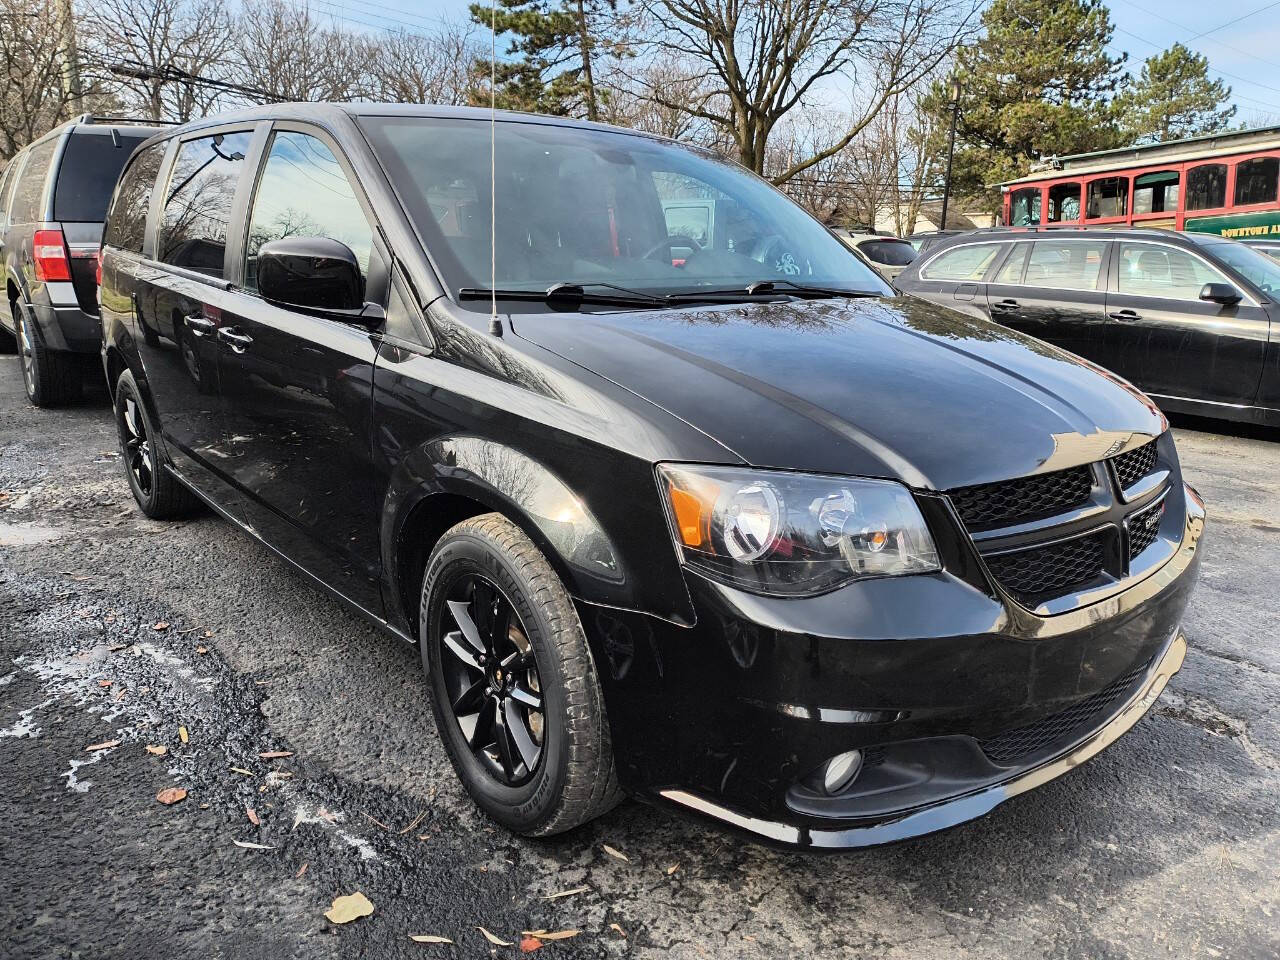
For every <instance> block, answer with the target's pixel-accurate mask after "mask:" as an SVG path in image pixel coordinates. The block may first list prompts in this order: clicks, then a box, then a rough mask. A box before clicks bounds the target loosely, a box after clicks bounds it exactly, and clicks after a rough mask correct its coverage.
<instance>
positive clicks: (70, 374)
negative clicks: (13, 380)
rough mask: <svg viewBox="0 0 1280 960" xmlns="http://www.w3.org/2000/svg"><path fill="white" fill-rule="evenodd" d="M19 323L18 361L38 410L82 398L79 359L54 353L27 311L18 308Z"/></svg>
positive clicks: (16, 311)
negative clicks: (46, 344)
mask: <svg viewBox="0 0 1280 960" xmlns="http://www.w3.org/2000/svg"><path fill="white" fill-rule="evenodd" d="M14 316H15V317H16V319H17V321H18V359H19V362H20V367H21V370H22V385H23V387H24V388H25V389H26V391H27V399H28V400H30V401H31V402H32V403H34V404H35V405H36V406H37V407H49V406H54V405H55V404H59V403H67V402H69V401H71V400H76V399H79V397H80V376H81V368H80V365H79V364H78V363H77V358H76V357H75V356H73V355H71V354H67V353H63V352H61V351H58V350H50V349H49V348H48V347H47V346H45V343H44V340H43V339H41V336H40V330H39V328H38V327H37V326H36V324H35V323H33V322H32V320H31V317H30V316H29V315H28V313H27V311H26V309H24V308H23V307H21V306H18V307H16V308H15V311H14Z"/></svg>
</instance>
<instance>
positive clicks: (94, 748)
mask: <svg viewBox="0 0 1280 960" xmlns="http://www.w3.org/2000/svg"><path fill="white" fill-rule="evenodd" d="M118 746H120V741H119V740H106V741H103V742H102V743H91V744H90V745H89V746H87V747H85V748H84V752H85V753H97V752H98V751H99V750H110V749H111V748H112V747H118Z"/></svg>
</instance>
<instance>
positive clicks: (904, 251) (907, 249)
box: [835, 229, 917, 283]
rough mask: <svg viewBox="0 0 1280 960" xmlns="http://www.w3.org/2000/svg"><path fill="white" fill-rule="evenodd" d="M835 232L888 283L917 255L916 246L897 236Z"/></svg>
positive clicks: (846, 231) (844, 231) (845, 231)
mask: <svg viewBox="0 0 1280 960" xmlns="http://www.w3.org/2000/svg"><path fill="white" fill-rule="evenodd" d="M835 233H836V236H838V237H839V238H840V239H841V240H843V241H844V242H845V243H847V244H848V245H849V246H850V247H851V248H853V252H854V253H856V254H857V255H858V256H860V257H861V258H862V259H863V260H865V261H866V262H867V263H869V264H871V266H872V267H874V268H875V269H876V270H878V271H879V272H880V275H881V276H883V277H884V278H885V279H886V280H888V281H889V282H890V283H892V282H893V281H894V280H895V279H896V278H897V276H898V274H900V273H901V272H902V271H903V270H905V269H907V267H909V266H910V265H911V261H913V260H914V259H915V258H916V255H917V254H916V248H915V247H913V246H912V245H911V243H910V242H909V241H907V240H902V239H899V238H898V237H888V236H885V235H883V234H879V233H853V232H851V231H849V230H843V229H841V230H836V232H835Z"/></svg>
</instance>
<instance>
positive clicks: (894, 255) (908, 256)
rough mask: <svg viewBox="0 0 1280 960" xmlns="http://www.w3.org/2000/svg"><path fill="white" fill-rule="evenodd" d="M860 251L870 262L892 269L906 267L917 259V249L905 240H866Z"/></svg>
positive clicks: (860, 245) (861, 244)
mask: <svg viewBox="0 0 1280 960" xmlns="http://www.w3.org/2000/svg"><path fill="white" fill-rule="evenodd" d="M858 249H859V250H861V251H862V252H863V253H864V254H866V257H867V259H868V260H871V261H873V262H875V263H883V264H886V265H888V266H890V267H905V266H907V265H908V264H909V263H911V261H912V260H914V259H915V258H916V248H915V247H913V246H912V245H911V244H909V243H907V241H905V240H864V241H863V242H862V243H860V244H858Z"/></svg>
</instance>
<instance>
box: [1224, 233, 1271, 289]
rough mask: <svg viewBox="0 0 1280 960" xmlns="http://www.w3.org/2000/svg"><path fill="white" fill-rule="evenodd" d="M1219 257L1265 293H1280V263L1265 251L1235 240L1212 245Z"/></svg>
mask: <svg viewBox="0 0 1280 960" xmlns="http://www.w3.org/2000/svg"><path fill="white" fill-rule="evenodd" d="M1212 249H1213V252H1214V254H1216V255H1217V257H1218V259H1219V260H1221V261H1222V262H1223V263H1225V264H1226V265H1227V266H1229V267H1231V268H1232V269H1233V270H1235V271H1236V273H1239V274H1240V275H1241V276H1243V277H1244V278H1245V279H1246V280H1248V281H1249V282H1250V283H1252V284H1253V285H1254V286H1255V287H1257V288H1258V289H1259V290H1261V291H1262V292H1263V293H1280V263H1277V262H1276V261H1275V260H1273V259H1271V258H1270V257H1268V256H1267V255H1266V254H1265V253H1262V252H1261V251H1258V250H1255V249H1254V248H1253V247H1248V246H1245V245H1244V244H1243V243H1236V242H1234V241H1230V242H1225V243H1215V244H1213V246H1212Z"/></svg>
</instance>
